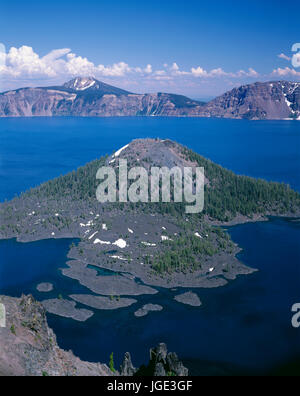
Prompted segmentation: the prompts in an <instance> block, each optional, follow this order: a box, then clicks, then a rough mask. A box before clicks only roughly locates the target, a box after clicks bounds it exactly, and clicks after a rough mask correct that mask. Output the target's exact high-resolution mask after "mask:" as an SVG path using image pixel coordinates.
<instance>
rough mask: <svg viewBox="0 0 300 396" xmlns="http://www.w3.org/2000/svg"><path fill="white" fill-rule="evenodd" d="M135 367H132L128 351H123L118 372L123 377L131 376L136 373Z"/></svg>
mask: <svg viewBox="0 0 300 396" xmlns="http://www.w3.org/2000/svg"><path fill="white" fill-rule="evenodd" d="M136 371H137V369H136V368H135V367H133V364H132V361H131V356H130V353H129V352H126V353H125V356H124V361H123V363H122V364H121V367H120V374H121V376H123V377H131V376H133V375H134V374H135V373H136Z"/></svg>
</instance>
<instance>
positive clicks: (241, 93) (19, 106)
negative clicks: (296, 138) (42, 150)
mask: <svg viewBox="0 0 300 396" xmlns="http://www.w3.org/2000/svg"><path fill="white" fill-rule="evenodd" d="M32 116H49V117H51V116H81V117H87V116H90V117H111V116H190V117H192V116H195V117H225V118H246V119H285V118H291V119H292V118H300V83H290V82H273V83H256V84H253V85H246V86H242V87H240V88H235V89H233V90H232V91H230V92H227V93H225V94H224V95H222V96H220V97H219V98H216V99H214V100H212V101H211V102H209V103H206V104H205V103H201V102H197V101H194V100H192V99H189V98H187V97H185V96H180V95H174V94H167V93H156V94H144V95H139V94H132V93H130V92H127V91H124V90H121V89H119V88H116V87H112V86H110V85H107V84H104V83H102V82H100V81H97V80H95V79H92V78H76V79H74V80H72V81H69V82H68V83H66V84H64V85H63V86H61V87H49V88H24V89H19V90H16V91H10V92H5V93H2V94H0V117H32Z"/></svg>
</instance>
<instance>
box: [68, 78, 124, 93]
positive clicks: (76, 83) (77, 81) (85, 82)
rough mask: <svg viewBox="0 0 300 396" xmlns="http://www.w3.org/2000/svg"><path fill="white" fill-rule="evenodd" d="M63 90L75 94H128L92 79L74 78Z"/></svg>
mask: <svg viewBox="0 0 300 396" xmlns="http://www.w3.org/2000/svg"><path fill="white" fill-rule="evenodd" d="M63 88H64V89H71V90H72V91H77V92H90V91H92V92H94V93H96V94H100V95H105V94H108V95H109V94H111V95H117V96H119V95H128V94H130V92H128V91H125V90H123V89H120V88H117V87H114V86H112V85H109V84H105V83H104V82H102V81H99V80H96V79H95V78H94V77H75V78H73V79H72V80H70V81H68V82H67V83H65V84H64V85H63Z"/></svg>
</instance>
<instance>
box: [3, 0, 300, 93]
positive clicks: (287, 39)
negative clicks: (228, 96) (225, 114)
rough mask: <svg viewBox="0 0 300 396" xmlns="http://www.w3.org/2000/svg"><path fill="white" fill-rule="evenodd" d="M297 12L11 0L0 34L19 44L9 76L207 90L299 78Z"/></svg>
mask: <svg viewBox="0 0 300 396" xmlns="http://www.w3.org/2000/svg"><path fill="white" fill-rule="evenodd" d="M299 12H300V3H298V4H297V3H296V2H293V3H288V2H284V1H278V0H277V1H276V0H275V1H274V0H273V1H270V0H264V1H262V0H260V1H257V0H252V1H232V0H231V1H230V0H229V1H210V2H209V1H206V2H201V1H194V0H186V1H176V0H175V1H174V0H173V1H169V0H161V1H157V0H152V1H151V2H145V1H135V0H127V1H124V0H115V1H113V2H111V1H101V0H98V1H92V0H85V1H76V0H75V1H66V0H60V1H56V0H52V1H24V0H23V1H16V0H10V1H6V0H4V1H2V2H1V12H0V26H1V36H0V42H2V43H3V44H4V45H5V46H6V51H7V53H8V54H9V51H11V48H14V49H15V50H13V51H12V52H11V53H10V55H9V57H7V58H6V69H5V70H2V75H1V73H0V77H2V86H3V89H10V88H16V87H18V86H22V85H24V84H25V85H30V86H35V85H47V84H48V83H52V82H57V83H61V82H62V81H65V80H66V79H69V78H71V77H72V76H74V75H75V74H77V72H81V73H80V74H82V73H90V74H92V75H95V77H97V78H99V79H101V80H103V81H106V82H108V83H113V84H117V85H119V86H121V87H124V88H126V89H131V90H133V91H136V92H146V91H147V92H154V91H168V92H171V91H172V92H177V93H183V94H186V95H190V96H193V97H199V98H200V97H209V96H214V95H217V94H220V93H222V92H224V91H226V90H228V89H231V88H232V87H234V86H237V85H240V84H243V83H248V82H249V83H251V82H254V81H265V80H277V79H288V80H297V81H299V80H300V69H294V68H293V66H292V64H291V62H290V61H289V58H291V56H292V55H293V54H292V52H291V47H292V45H293V44H294V43H296V42H300V32H299ZM24 47H26V48H25V49H24ZM30 49H31V50H30ZM53 50H61V51H60V52H53ZM47 54H51V55H50V56H48V57H47V58H43V57H44V56H45V55H47ZM280 54H281V58H280V57H279V56H278V55H280ZM42 59H44V60H42ZM85 60H86V61H85ZM63 61H64V62H65V64H63V63H62V62H63ZM22 62H23V63H22ZM30 62H31V64H30ZM99 65H100V67H99Z"/></svg>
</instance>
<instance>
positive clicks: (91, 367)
mask: <svg viewBox="0 0 300 396" xmlns="http://www.w3.org/2000/svg"><path fill="white" fill-rule="evenodd" d="M0 301H1V303H3V304H4V305H5V308H6V327H5V328H0V376H48V375H49V376H109V375H114V374H113V373H112V372H111V371H110V370H109V368H108V367H107V366H106V365H105V364H97V363H88V362H83V361H81V360H80V359H78V358H77V357H76V356H74V355H73V353H72V352H66V351H64V350H62V349H60V348H59V347H58V345H57V342H56V337H55V334H54V333H53V331H52V330H51V329H50V328H49V327H48V324H47V320H46V314H45V310H44V308H43V306H42V305H41V304H40V303H38V302H37V301H35V300H34V299H33V297H32V296H26V297H25V296H23V297H22V298H20V299H18V298H12V297H5V296H1V297H0Z"/></svg>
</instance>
